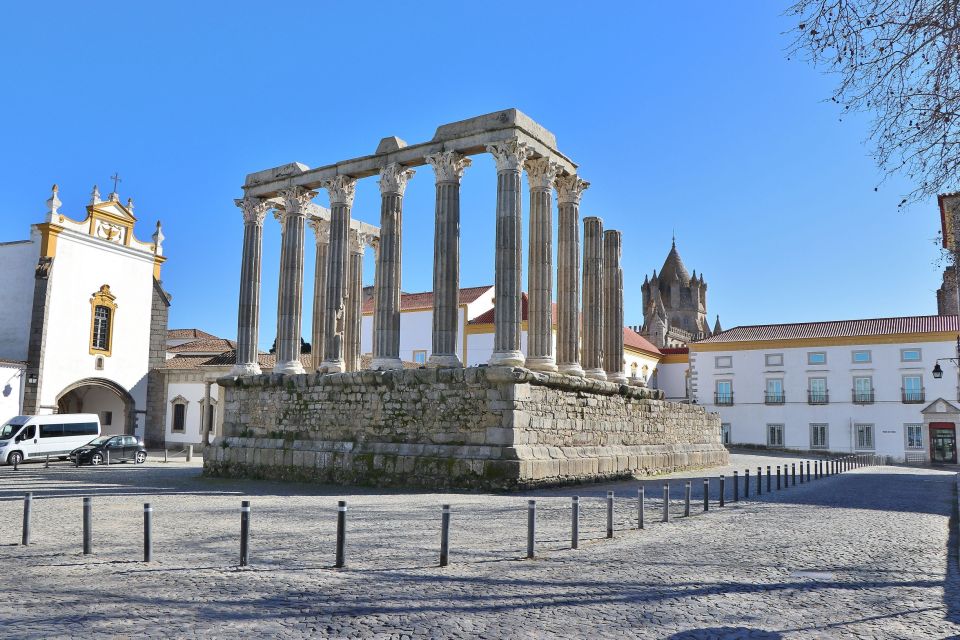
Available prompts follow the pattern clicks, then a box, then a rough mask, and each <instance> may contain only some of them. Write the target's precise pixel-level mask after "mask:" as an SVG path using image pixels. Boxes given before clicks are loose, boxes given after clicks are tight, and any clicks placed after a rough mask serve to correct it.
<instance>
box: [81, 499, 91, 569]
mask: <svg viewBox="0 0 960 640" xmlns="http://www.w3.org/2000/svg"><path fill="white" fill-rule="evenodd" d="M92 536H93V498H90V497H85V498H84V499H83V555H86V556H88V555H90V554H91V553H93V544H92V540H91V537H92Z"/></svg>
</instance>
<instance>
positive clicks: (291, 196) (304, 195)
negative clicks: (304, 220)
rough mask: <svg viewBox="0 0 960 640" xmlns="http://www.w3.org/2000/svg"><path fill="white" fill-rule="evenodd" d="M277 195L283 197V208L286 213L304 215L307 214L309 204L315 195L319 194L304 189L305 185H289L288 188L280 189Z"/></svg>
mask: <svg viewBox="0 0 960 640" xmlns="http://www.w3.org/2000/svg"><path fill="white" fill-rule="evenodd" d="M277 195H279V196H280V197H281V198H282V199H283V208H284V210H285V211H286V215H299V216H302V215H306V209H307V205H308V204H310V201H311V200H313V197H314V196H315V195H317V192H316V191H310V190H309V189H304V188H303V187H289V188H287V189H280V190H279V191H278V192H277Z"/></svg>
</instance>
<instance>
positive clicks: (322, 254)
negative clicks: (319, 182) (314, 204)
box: [310, 217, 330, 371]
mask: <svg viewBox="0 0 960 640" xmlns="http://www.w3.org/2000/svg"><path fill="white" fill-rule="evenodd" d="M310 227H311V228H312V229H313V233H314V236H315V237H316V240H317V261H316V265H315V267H314V270H313V330H312V332H311V338H310V344H311V347H312V350H313V351H312V353H313V369H314V371H318V370H319V369H320V363H322V362H323V342H324V341H323V336H324V333H323V329H324V327H323V316H324V309H325V308H326V307H325V305H324V300H326V293H327V249H328V247H329V246H330V222H329V221H328V220H324V219H323V218H317V217H314V218H311V219H310Z"/></svg>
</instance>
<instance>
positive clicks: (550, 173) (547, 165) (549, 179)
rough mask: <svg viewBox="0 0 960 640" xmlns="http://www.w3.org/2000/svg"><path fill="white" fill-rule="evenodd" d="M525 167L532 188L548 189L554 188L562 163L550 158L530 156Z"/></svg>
mask: <svg viewBox="0 0 960 640" xmlns="http://www.w3.org/2000/svg"><path fill="white" fill-rule="evenodd" d="M524 168H526V170H527V181H528V182H529V183H530V188H531V189H542V190H547V191H549V190H550V189H552V188H553V181H554V180H555V179H556V177H557V174H558V173H559V172H560V165H558V164H557V163H556V162H554V161H553V160H550V159H549V158H530V159H529V160H527V162H526V164H525V165H524Z"/></svg>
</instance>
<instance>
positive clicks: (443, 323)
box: [425, 151, 471, 367]
mask: <svg viewBox="0 0 960 640" xmlns="http://www.w3.org/2000/svg"><path fill="white" fill-rule="evenodd" d="M425 159H426V161H427V162H429V163H430V164H431V165H432V166H433V172H434V175H435V176H436V179H437V198H436V208H435V223H434V230H433V340H432V346H431V353H430V359H429V360H428V361H427V365H428V366H431V367H462V366H463V364H462V363H461V362H460V358H459V357H457V336H458V335H459V332H458V330H457V329H458V324H459V322H458V313H457V311H458V307H459V304H460V178H462V177H463V171H464V169H466V168H467V167H469V166H470V164H471V161H470V158H467V157H464V156H463V155H461V154H459V153H457V152H456V151H442V152H440V153H435V154H433V155H429V156H427V157H426V158H425Z"/></svg>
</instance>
